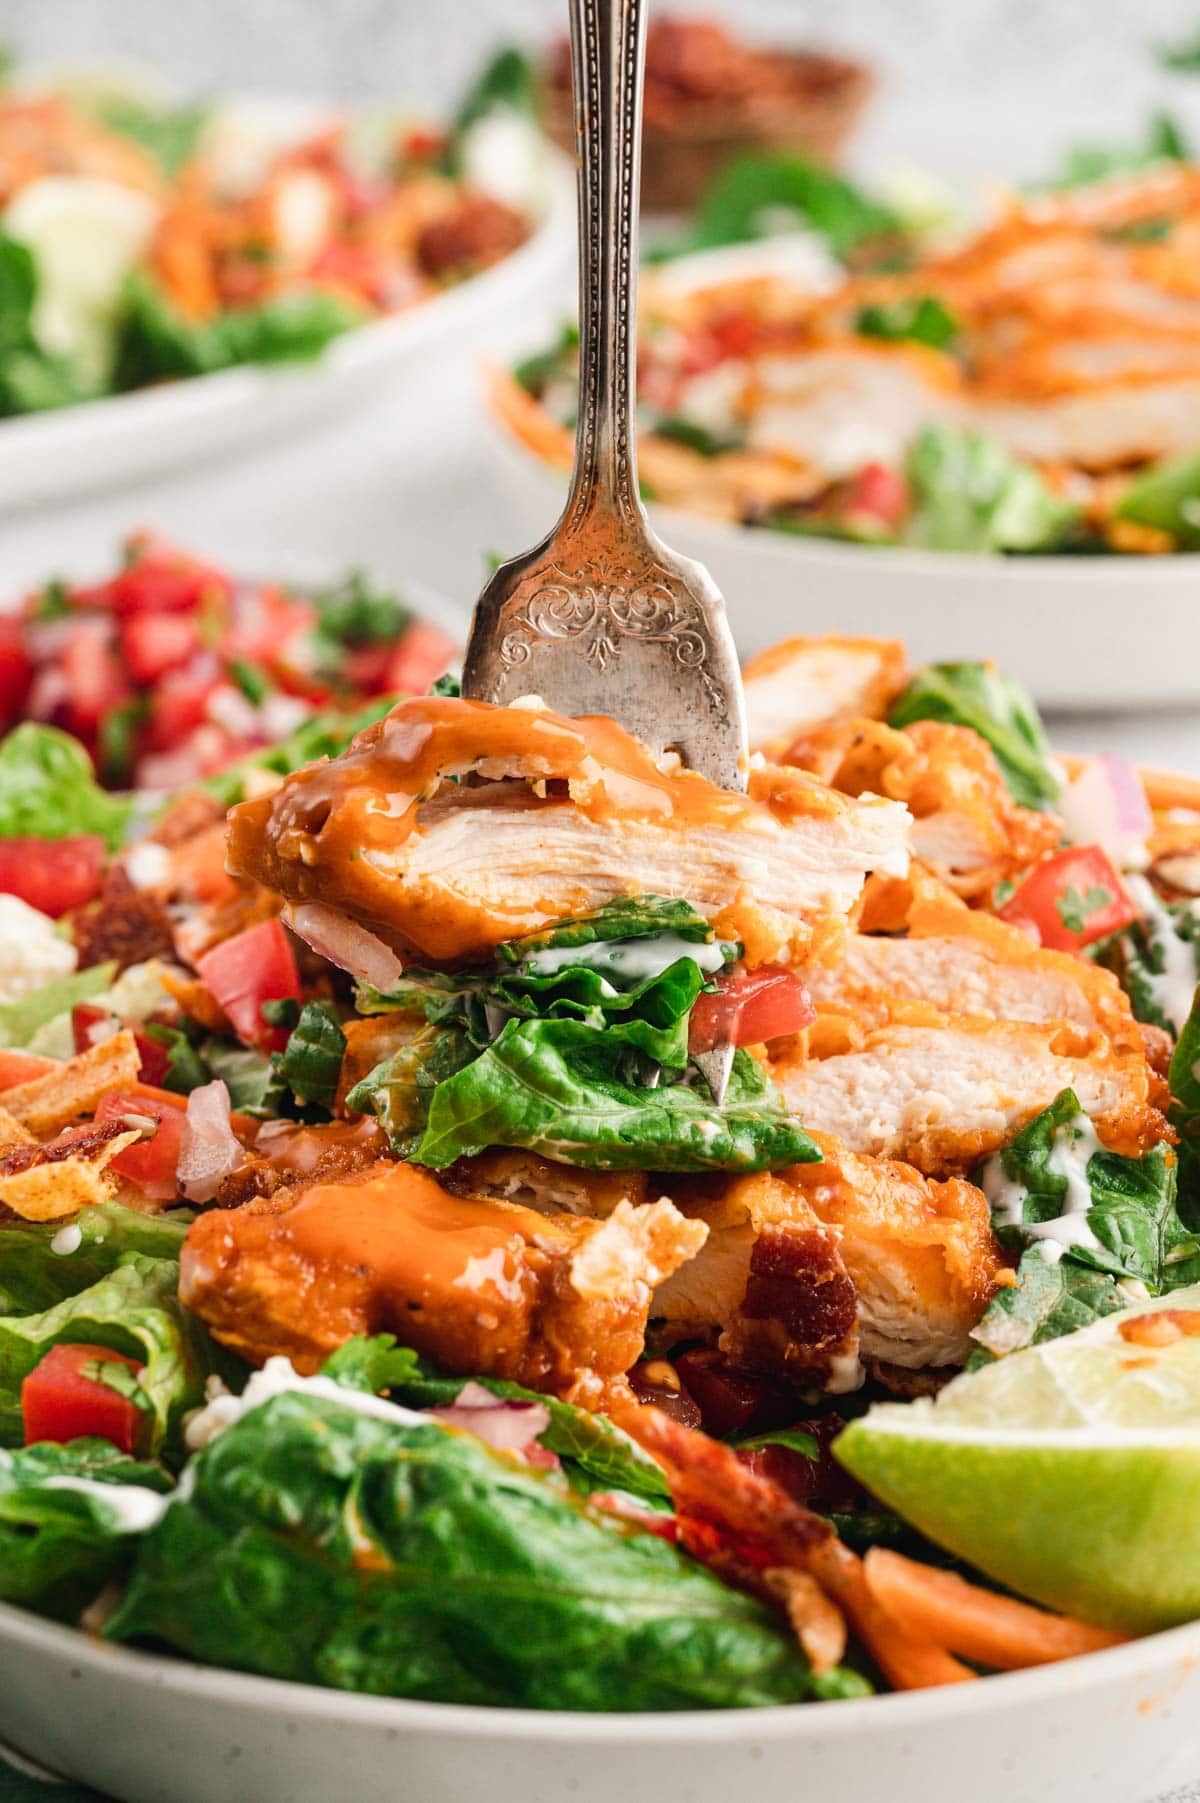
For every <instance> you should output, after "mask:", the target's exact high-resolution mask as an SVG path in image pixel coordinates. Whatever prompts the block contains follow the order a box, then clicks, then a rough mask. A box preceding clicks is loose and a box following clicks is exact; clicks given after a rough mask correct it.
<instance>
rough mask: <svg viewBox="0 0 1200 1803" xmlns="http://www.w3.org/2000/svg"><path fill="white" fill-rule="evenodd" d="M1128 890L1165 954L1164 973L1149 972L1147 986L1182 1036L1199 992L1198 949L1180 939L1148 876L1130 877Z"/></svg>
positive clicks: (1145, 977)
mask: <svg viewBox="0 0 1200 1803" xmlns="http://www.w3.org/2000/svg"><path fill="white" fill-rule="evenodd" d="M1125 887H1126V889H1127V890H1128V892H1129V898H1130V900H1131V901H1133V902H1135V903H1136V904H1137V908H1138V911H1139V913H1140V914H1141V916H1142V919H1143V920H1144V921H1145V923H1146V927H1147V929H1148V931H1149V934H1150V937H1151V939H1152V940H1153V942H1154V944H1155V945H1156V946H1157V947H1159V949H1160V950H1161V952H1162V960H1163V967H1162V970H1161V971H1160V972H1158V973H1157V974H1156V973H1155V972H1153V971H1149V970H1148V971H1146V972H1145V973H1144V980H1145V983H1146V986H1147V988H1148V989H1149V991H1150V994H1151V995H1152V996H1153V998H1154V1002H1155V1005H1156V1007H1157V1008H1158V1009H1159V1011H1160V1012H1161V1013H1162V1015H1163V1016H1164V1018H1165V1019H1166V1020H1169V1021H1170V1023H1171V1025H1172V1026H1173V1027H1174V1029H1175V1031H1176V1033H1182V1031H1183V1027H1184V1022H1185V1021H1186V1020H1187V1017H1188V1015H1189V1014H1190V1013H1191V1011H1192V999H1193V997H1194V996H1195V993H1196V979H1197V974H1198V973H1197V968H1196V950H1195V947H1194V946H1193V945H1192V944H1191V942H1190V941H1189V940H1187V939H1181V938H1180V937H1179V934H1178V933H1177V932H1176V931H1175V922H1174V920H1173V919H1172V917H1171V915H1170V913H1169V912H1168V910H1167V909H1166V908H1165V907H1164V906H1163V904H1162V902H1161V901H1160V900H1159V898H1158V896H1157V895H1156V894H1155V891H1154V889H1153V887H1152V886H1151V884H1150V883H1149V882H1148V881H1147V880H1146V878H1145V877H1144V876H1136V875H1134V876H1127V877H1126V878H1125Z"/></svg>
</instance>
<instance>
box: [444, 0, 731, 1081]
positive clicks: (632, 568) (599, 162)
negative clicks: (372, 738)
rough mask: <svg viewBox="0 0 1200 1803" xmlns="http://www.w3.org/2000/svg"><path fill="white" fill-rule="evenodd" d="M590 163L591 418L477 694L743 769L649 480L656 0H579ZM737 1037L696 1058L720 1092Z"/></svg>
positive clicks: (584, 328)
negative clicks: (649, 170)
mask: <svg viewBox="0 0 1200 1803" xmlns="http://www.w3.org/2000/svg"><path fill="white" fill-rule="evenodd" d="M570 4H571V60H572V70H573V78H574V90H575V130H576V142H577V146H578V168H579V423H578V425H577V427H576V433H575V467H574V470H573V472H572V476H571V487H570V493H569V494H568V497H567V504H566V507H565V508H564V510H563V513H562V516H561V517H560V519H559V521H558V524H557V525H556V526H555V527H554V529H553V530H552V531H551V532H550V533H548V534H547V536H546V537H545V538H544V539H542V541H541V543H540V544H538V545H535V546H534V548H533V550H532V551H526V552H525V553H524V554H523V555H522V556H519V557H513V558H510V559H509V560H508V562H507V563H503V564H501V565H500V567H499V569H498V570H497V571H496V572H495V574H494V575H493V576H492V578H491V580H490V581H489V582H488V584H487V586H486V587H485V588H484V590H483V593H482V594H481V595H480V597H479V600H478V601H477V602H476V604H475V617H474V620H473V622H472V626H471V635H470V639H469V641H468V644H467V652H466V658H465V660H464V665H463V694H464V695H468V696H471V697H472V698H474V699H476V700H480V701H497V702H506V701H513V700H515V699H516V698H517V696H519V695H529V694H537V695H541V696H542V697H543V698H544V699H545V700H546V702H547V703H548V704H549V705H550V706H552V707H555V708H557V709H558V710H559V712H561V713H564V714H609V715H611V716H612V717H613V718H614V719H616V720H619V721H620V723H621V724H622V725H623V726H625V727H627V728H628V730H629V731H630V732H632V733H634V734H636V736H637V737H638V738H639V739H641V740H642V741H643V742H644V743H645V744H646V745H648V746H649V747H650V748H651V750H653V751H656V752H663V751H668V750H672V751H676V752H678V754H679V756H680V758H681V759H682V761H683V763H684V764H686V765H687V766H688V767H689V768H690V769H693V770H697V771H699V772H700V773H701V774H703V775H704V776H707V777H709V778H710V779H711V780H712V781H713V782H715V783H719V784H720V785H721V786H722V787H723V788H727V789H744V788H745V786H746V769H747V745H746V716H745V705H744V702H743V698H742V682H741V676H740V673H739V671H738V663H737V656H736V653H735V651H734V648H733V639H732V636H731V634H730V631H729V625H728V622H727V620H726V617H725V603H724V601H723V600H722V598H721V595H720V592H719V591H718V589H717V586H716V584H715V583H714V582H713V579H712V577H711V576H710V575H709V574H708V571H707V570H706V569H704V568H703V567H702V565H700V564H698V563H694V562H693V561H692V560H691V559H690V558H687V557H680V556H679V555H678V554H677V553H676V552H674V551H670V550H668V548H667V547H666V545H664V544H663V542H662V540H661V539H660V538H659V537H658V536H657V534H656V533H654V532H652V531H651V529H650V524H649V521H648V520H647V518H646V512H645V509H644V507H643V506H642V502H641V497H640V494H639V491H638V478H637V436H636V403H635V367H636V356H637V247H638V229H637V210H638V189H639V167H640V161H641V157H640V149H641V120H642V76H643V62H644V55H645V41H644V39H645V0H570ZM732 1060H733V1053H732V1051H718V1052H711V1053H705V1054H703V1055H702V1056H701V1058H699V1059H697V1060H696V1062H697V1063H698V1064H699V1065H700V1067H701V1069H702V1071H703V1073H704V1075H705V1077H706V1079H707V1081H708V1083H709V1086H710V1088H711V1089H712V1091H713V1094H714V1096H715V1097H716V1100H717V1101H718V1102H720V1101H721V1100H723V1098H724V1094H725V1088H726V1085H727V1083H728V1080H729V1071H730V1067H731V1065H732Z"/></svg>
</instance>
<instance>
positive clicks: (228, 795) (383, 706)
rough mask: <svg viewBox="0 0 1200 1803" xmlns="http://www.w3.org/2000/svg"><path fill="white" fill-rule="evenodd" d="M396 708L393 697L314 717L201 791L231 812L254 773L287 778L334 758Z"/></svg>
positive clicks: (226, 770)
mask: <svg viewBox="0 0 1200 1803" xmlns="http://www.w3.org/2000/svg"><path fill="white" fill-rule="evenodd" d="M395 705H396V698H395V696H394V695H380V696H376V697H375V699H374V700H371V701H368V702H365V703H364V704H363V706H362V707H359V708H356V709H355V710H354V711H353V712H352V713H340V712H337V711H334V710H330V711H327V712H325V713H319V714H313V715H312V717H311V718H310V719H308V720H305V721H302V722H301V724H300V725H299V726H298V727H296V729H295V731H294V732H290V733H288V734H287V736H286V737H285V738H282V739H278V740H276V742H275V743H274V744H273V745H265V746H264V747H263V749H262V750H261V751H252V752H250V753H249V755H248V756H246V757H244V758H239V759H238V760H237V762H236V763H234V764H227V765H226V766H225V768H224V769H223V770H219V771H217V773H216V775H215V776H209V777H206V778H205V780H204V784H203V787H204V788H205V789H206V790H207V791H208V793H209V794H210V795H212V796H214V797H215V799H216V800H217V801H219V802H220V803H221V806H222V807H226V808H231V807H233V806H234V805H235V803H237V802H239V801H243V800H244V799H245V796H246V784H247V780H248V778H250V777H251V776H252V774H253V773H254V772H255V771H258V770H265V771H268V772H270V773H271V774H273V775H275V776H290V775H291V773H292V771H293V770H299V768H300V766H301V765H302V764H312V763H315V762H316V760H317V759H318V758H326V757H336V756H337V754H338V752H339V751H344V750H345V749H346V746H347V745H348V744H349V743H350V741H351V739H352V738H353V737H354V736H355V734H356V733H360V732H361V731H362V730H363V728H364V726H372V725H373V724H374V723H375V721H376V720H382V719H383V716H384V715H385V714H386V713H387V712H388V711H389V709H390V708H393V707H394V706H395Z"/></svg>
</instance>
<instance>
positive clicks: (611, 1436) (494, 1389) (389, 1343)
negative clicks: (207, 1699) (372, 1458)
mask: <svg viewBox="0 0 1200 1803" xmlns="http://www.w3.org/2000/svg"><path fill="white" fill-rule="evenodd" d="M321 1371H322V1375H323V1376H325V1377H332V1378H334V1379H335V1381H336V1382H338V1383H340V1384H343V1385H344V1386H345V1387H346V1388H348V1389H352V1390H365V1391H368V1392H371V1393H375V1392H379V1391H384V1390H386V1391H388V1392H389V1393H390V1394H391V1395H392V1396H393V1397H394V1398H395V1399H396V1401H397V1402H401V1403H403V1404H404V1405H405V1407H406V1408H410V1409H441V1408H449V1407H451V1406H452V1405H453V1404H454V1402H455V1401H456V1400H457V1398H458V1395H459V1392H460V1391H461V1390H462V1388H463V1386H464V1384H466V1383H467V1382H471V1383H474V1384H479V1385H481V1386H482V1387H483V1388H484V1389H485V1390H490V1391H491V1393H492V1395H493V1396H496V1397H499V1398H500V1399H501V1400H502V1401H509V1402H536V1403H540V1404H541V1405H542V1407H544V1408H545V1409H546V1410H547V1411H548V1413H549V1416H550V1425H549V1426H548V1427H547V1428H546V1429H545V1430H544V1432H543V1433H541V1434H539V1436H538V1440H539V1442H540V1444H541V1445H542V1446H544V1447H545V1448H546V1449H547V1451H548V1452H553V1453H557V1455H558V1457H559V1459H560V1461H561V1463H562V1467H563V1471H564V1473H565V1475H566V1477H567V1481H568V1482H569V1483H570V1484H571V1486H572V1488H573V1489H576V1490H579V1491H581V1492H582V1493H584V1494H585V1495H586V1494H588V1493H590V1492H591V1491H593V1490H623V1491H625V1492H626V1494H627V1495H630V1496H637V1497H640V1498H641V1499H642V1500H643V1501H645V1502H650V1503H669V1501H670V1498H671V1491H670V1486H669V1485H668V1483H667V1480H666V1478H665V1477H664V1475H663V1472H662V1468H661V1466H659V1465H657V1464H656V1463H655V1461H654V1460H653V1459H652V1458H651V1457H650V1456H649V1454H648V1453H644V1452H643V1451H642V1449H641V1447H640V1446H638V1444H637V1443H636V1441H634V1440H631V1439H630V1438H629V1436H628V1434H624V1433H622V1432H621V1429H620V1428H619V1427H614V1425H613V1423H612V1422H611V1421H609V1420H607V1419H606V1417H605V1416H603V1415H594V1414H592V1413H591V1412H590V1411H589V1410H587V1409H577V1408H575V1407H574V1405H573V1404H571V1403H569V1402H562V1401H560V1400H559V1398H558V1397H556V1396H543V1395H542V1394H541V1392H540V1391H538V1390H527V1389H525V1388H524V1387H523V1386H522V1385H521V1384H513V1383H508V1382H506V1381H505V1380H504V1379H502V1378H498V1377H475V1378H471V1379H467V1378H464V1377H443V1376H442V1375H441V1373H440V1372H438V1371H436V1370H435V1369H434V1367H433V1366H432V1365H429V1364H427V1363H426V1361H425V1360H424V1359H422V1358H420V1357H419V1356H418V1355H417V1354H416V1353H415V1352H413V1351H412V1349H411V1348H410V1347H408V1346H397V1344H396V1340H395V1336H394V1335H392V1334H374V1335H372V1336H371V1337H370V1338H369V1339H368V1338H363V1337H361V1336H360V1337H358V1338H356V1339H353V1340H347V1341H346V1342H345V1344H344V1345H342V1346H339V1347H338V1349H337V1351H336V1352H335V1353H333V1354H332V1355H331V1356H330V1357H329V1358H327V1359H326V1361H325V1363H324V1365H323V1366H322V1367H321Z"/></svg>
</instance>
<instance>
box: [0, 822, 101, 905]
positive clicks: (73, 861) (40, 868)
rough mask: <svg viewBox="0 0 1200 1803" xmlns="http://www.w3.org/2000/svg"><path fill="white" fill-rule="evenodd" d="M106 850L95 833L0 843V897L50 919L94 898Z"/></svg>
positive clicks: (3, 841)
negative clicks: (18, 900)
mask: <svg viewBox="0 0 1200 1803" xmlns="http://www.w3.org/2000/svg"><path fill="white" fill-rule="evenodd" d="M107 856H108V851H107V848H106V846H105V843H104V841H103V839H101V838H98V837H97V835H96V834H95V833H80V834H79V835H78V836H76V837H74V838H69V839H34V838H16V839H0V894H4V895H19V896H20V898H21V900H22V901H23V902H28V903H29V906H30V907H31V908H38V909H40V911H41V912H42V913H43V914H52V915H54V916H55V918H57V917H58V915H60V914H66V913H67V912H68V910H69V909H71V908H81V907H82V906H83V904H84V902H89V901H91V900H93V898H94V897H95V896H97V895H99V893H100V886H101V881H102V875H103V871H104V864H105V860H106V858H107Z"/></svg>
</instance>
